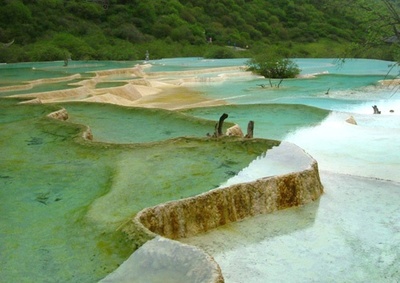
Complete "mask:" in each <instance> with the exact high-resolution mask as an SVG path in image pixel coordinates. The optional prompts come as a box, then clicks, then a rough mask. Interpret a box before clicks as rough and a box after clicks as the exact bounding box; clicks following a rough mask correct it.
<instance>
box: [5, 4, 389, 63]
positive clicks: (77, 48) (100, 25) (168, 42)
mask: <svg viewBox="0 0 400 283" xmlns="http://www.w3.org/2000/svg"><path fill="white" fill-rule="evenodd" d="M334 2H335V3H336V4H335V5H334V4H332V3H334ZM337 2H339V5H337ZM340 2H341V3H342V5H340V4H341V3H340ZM346 2H347V1H329V0H96V1H93V0H0V41H1V42H2V44H1V46H0V62H16V61H46V60H63V59H65V58H72V59H73V60H89V59H98V60H139V59H144V56H145V52H146V50H149V53H150V56H151V59H155V58H161V57H178V56H210V57H232V56H249V55H250V54H252V53H256V52H261V51H262V50H266V49H268V48H272V47H274V48H277V47H278V48H281V49H282V50H285V52H286V53H287V54H286V55H287V56H291V57H310V56H312V57H328V56H330V57H335V56H338V55H339V54H338V53H340V52H343V51H344V49H345V48H346V46H347V44H348V43H357V42H362V41H363V39H364V38H365V37H366V32H367V31H366V30H365V28H364V26H363V25H362V23H361V20H360V19H361V18H362V17H360V13H361V14H362V13H364V12H365V11H364V10H360V11H349V12H346V11H344V10H342V9H341V7H342V6H343V5H345V4H346ZM12 41H13V44H11V45H10V44H8V45H6V43H11V42H12ZM237 50H241V51H237ZM372 54H374V55H375V56H377V57H381V55H379V53H376V52H374V53H371V54H364V56H369V57H371V56H372ZM386 56H389V57H390V55H389V54H387V53H386ZM388 59H390V58H388Z"/></svg>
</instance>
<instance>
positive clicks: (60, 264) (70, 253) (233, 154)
mask: <svg viewBox="0 0 400 283" xmlns="http://www.w3.org/2000/svg"><path fill="white" fill-rule="evenodd" d="M16 102H17V101H15V100H8V99H0V108H1V109H0V113H1V114H0V131H1V139H0V156H1V157H0V158H1V163H0V199H1V203H2V205H1V206H0V215H1V222H0V243H1V244H0V247H1V248H0V249H1V250H0V253H1V259H0V264H1V266H2V269H1V278H2V280H3V281H4V282H16V281H17V282H32V281H34V282H55V281H59V282H95V281H97V280H99V279H101V278H102V277H104V276H105V275H107V274H108V273H109V272H111V271H112V270H114V269H115V268H116V267H117V266H118V265H119V264H120V263H122V262H123V260H124V259H125V258H126V257H127V256H128V255H130V254H131V252H132V251H133V248H132V246H133V245H134V244H135V243H132V242H127V240H126V238H125V237H124V235H122V234H121V232H119V231H118V230H117V228H118V227H119V226H120V225H121V224H123V223H125V222H126V221H127V220H128V219H129V218H130V217H132V216H133V215H134V214H135V213H136V212H138V211H139V210H141V209H143V208H144V207H147V206H150V205H155V204H158V203H161V202H165V201H168V200H172V199H177V198H183V197H188V196H193V195H196V194H198V193H201V192H204V191H207V190H209V189H211V188H214V187H216V186H218V185H219V184H221V183H222V182H223V181H225V180H226V179H227V178H229V177H230V176H232V175H234V174H235V173H237V172H238V171H239V170H240V169H242V168H243V167H245V166H246V165H247V164H248V163H249V162H250V161H251V160H252V159H254V158H255V157H256V156H257V155H259V154H261V153H262V152H264V151H266V150H267V149H268V148H270V147H271V146H272V145H273V144H270V143H266V142H265V141H257V140H253V141H248V142H234V141H232V140H226V141H211V140H209V139H206V138H204V139H199V138H197V139H186V138H180V139H172V140H169V141H165V142H163V141H160V142H154V141H153V142H152V143H146V144H143V143H142V144H132V145H111V144H102V143H96V142H84V141H82V140H81V139H80V135H81V131H82V130H83V129H84V127H82V126H79V125H75V124H72V123H69V122H61V121H57V120H53V119H50V118H47V117H45V115H47V114H48V113H50V112H52V111H54V110H57V109H58V107H55V106H45V105H16V104H15V103H16ZM67 106H68V105H67ZM71 106H73V107H71V108H74V110H75V111H78V110H79V109H80V110H82V109H83V108H86V112H87V113H91V114H92V115H93V114H95V116H96V115H97V114H99V113H98V111H100V112H101V111H103V112H102V113H106V112H107V113H108V115H109V117H112V116H113V115H116V117H119V115H120V117H119V119H121V117H123V118H126V119H127V118H128V117H129V116H130V115H132V117H131V119H133V120H134V118H135V117H137V113H135V111H134V110H132V109H130V110H129V109H125V108H119V107H112V106H111V107H110V106H105V105H101V104H98V105H97V104H96V105H93V107H91V106H90V105H85V104H83V105H80V104H71ZM104 107H106V109H107V111H104V110H105V109H104ZM71 112H72V113H74V111H71ZM148 112H149V113H146V110H142V111H141V112H140V114H141V115H142V116H144V117H152V119H154V121H155V122H154V123H153V124H154V125H153V126H152V125H151V123H150V124H149V123H144V124H143V125H144V126H143V127H142V130H141V131H144V132H146V131H148V132H150V133H151V132H153V128H154V129H156V128H157V127H156V126H155V125H159V124H161V123H163V121H164V125H165V127H167V128H168V129H170V130H171V131H172V132H174V131H182V129H184V128H187V129H188V128H190V123H191V124H192V125H193V127H194V128H197V129H202V130H205V129H206V128H208V126H209V125H210V124H213V123H211V122H205V121H203V120H197V119H189V120H190V121H191V122H190V123H188V122H186V121H185V120H184V119H182V117H181V116H182V115H181V114H176V115H175V114H172V113H166V112H165V111H160V112H158V111H155V110H149V111H148ZM174 115H175V116H176V117H174ZM103 116H104V118H105V119H108V116H107V115H103ZM170 120H171V121H173V122H172V123H169V121H170ZM118 121H119V122H121V120H118ZM125 123H126V121H125ZM205 125H206V126H205ZM103 132H104V135H105V136H107V135H109V136H112V135H113V133H110V132H109V131H108V130H104V129H103ZM117 132H118V131H117ZM95 135H96V134H95ZM125 135H126V133H125ZM117 136H118V135H117ZM153 136H154V137H155V136H157V134H154V132H153ZM114 139H118V137H117V138H114ZM130 141H131V142H132V141H136V142H138V140H136V139H135V138H133V139H131V140H130ZM147 141H151V135H150V136H148V137H147ZM199 148H201V151H199V150H198V149H199Z"/></svg>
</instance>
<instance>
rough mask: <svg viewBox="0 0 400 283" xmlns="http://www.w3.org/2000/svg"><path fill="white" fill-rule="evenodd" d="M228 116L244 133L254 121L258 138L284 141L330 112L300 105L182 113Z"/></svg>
mask: <svg viewBox="0 0 400 283" xmlns="http://www.w3.org/2000/svg"><path fill="white" fill-rule="evenodd" d="M223 112H225V113H228V114H229V118H228V119H227V120H228V121H232V122H234V123H237V124H239V126H240V127H241V128H242V130H243V132H245V131H246V129H247V123H248V122H249V121H250V120H252V121H254V124H255V125H254V137H260V138H268V139H276V140H281V139H283V138H284V136H285V135H286V134H288V133H290V132H293V131H295V130H297V129H299V128H302V127H310V126H313V125H317V124H319V123H320V122H321V121H322V120H324V119H325V118H326V117H327V116H328V114H329V113H330V111H328V110H324V109H319V108H315V107H310V106H306V105H300V104H250V105H223V106H215V107H204V108H193V109H187V110H182V111H181V113H184V114H186V115H190V116H194V117H198V118H203V119H212V118H213V117H216V116H217V117H218V115H219V113H223Z"/></svg>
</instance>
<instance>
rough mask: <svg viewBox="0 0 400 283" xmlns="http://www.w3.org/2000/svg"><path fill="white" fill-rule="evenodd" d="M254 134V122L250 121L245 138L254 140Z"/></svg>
mask: <svg viewBox="0 0 400 283" xmlns="http://www.w3.org/2000/svg"><path fill="white" fill-rule="evenodd" d="M253 132H254V121H249V123H248V124H247V134H246V135H245V136H244V137H245V138H249V139H252V138H253Z"/></svg>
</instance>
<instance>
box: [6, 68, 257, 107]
mask: <svg viewBox="0 0 400 283" xmlns="http://www.w3.org/2000/svg"><path fill="white" fill-rule="evenodd" d="M147 67H148V65H136V66H135V67H134V68H126V69H116V70H107V71H97V72H94V73H95V76H94V77H93V78H89V79H85V80H82V81H80V82H78V83H71V84H70V85H71V86H75V87H74V88H70V89H63V90H54V91H45V92H32V93H29V94H18V95H12V96H10V97H14V98H23V99H26V101H24V102H23V103H58V102H70V101H82V102H97V103H111V104H117V105H121V106H131V107H132V106H135V107H147V108H163V109H169V110H176V109H182V108H189V107H190V108H192V107H204V106H217V105H223V104H226V102H225V101H223V100H213V99H209V98H206V97H204V96H203V95H202V94H201V93H199V92H194V91H192V90H189V88H187V87H186V86H188V85H190V84H196V83H204V82H215V81H222V80H225V79H226V78H227V77H232V76H250V75H252V74H251V73H250V72H245V71H244V69H243V68H242V67H223V68H211V69H203V70H195V71H181V72H158V73H146V72H145V69H146V68H147ZM204 74H211V75H209V76H204ZM79 77H80V75H79V74H77V75H73V76H68V77H64V78H57V79H40V80H35V81H30V82H28V83H27V84H25V85H23V86H20V85H18V86H11V87H5V88H0V91H2V90H3V91H10V90H23V89H31V88H32V87H33V86H36V85H40V84H43V85H45V84H52V83H55V82H57V83H58V82H63V81H64V82H68V81H70V80H73V79H79ZM107 84H108V85H109V86H107ZM115 84H120V86H115ZM113 85H114V86H113Z"/></svg>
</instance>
